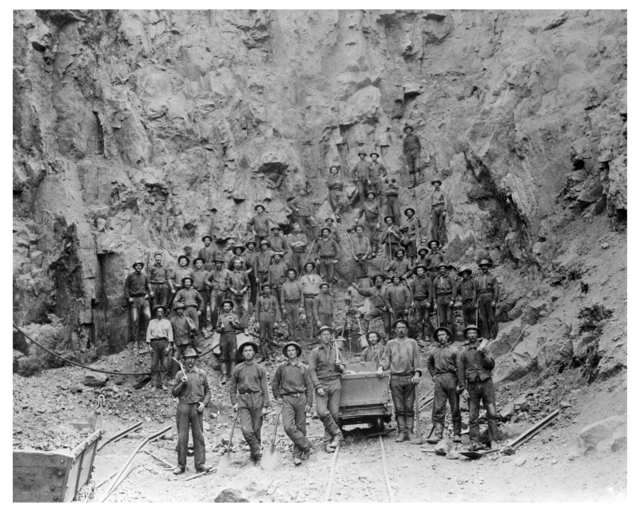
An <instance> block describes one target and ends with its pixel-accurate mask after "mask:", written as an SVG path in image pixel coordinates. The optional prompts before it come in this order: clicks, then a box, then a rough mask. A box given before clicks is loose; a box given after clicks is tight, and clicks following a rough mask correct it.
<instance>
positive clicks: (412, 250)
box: [404, 239, 418, 260]
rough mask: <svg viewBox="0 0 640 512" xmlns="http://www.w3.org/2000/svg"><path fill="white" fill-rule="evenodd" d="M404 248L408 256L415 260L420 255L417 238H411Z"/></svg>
mask: <svg viewBox="0 0 640 512" xmlns="http://www.w3.org/2000/svg"><path fill="white" fill-rule="evenodd" d="M404 250H405V252H406V253H407V258H409V259H410V260H413V259H414V258H415V257H416V256H417V255H418V251H417V248H416V241H415V239H414V240H409V241H408V242H407V244H406V245H405V246H404Z"/></svg>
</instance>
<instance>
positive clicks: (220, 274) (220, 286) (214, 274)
mask: <svg viewBox="0 0 640 512" xmlns="http://www.w3.org/2000/svg"><path fill="white" fill-rule="evenodd" d="M230 276H231V271H229V270H227V269H226V268H221V269H220V270H218V269H215V268H214V269H213V270H212V271H211V272H209V273H208V274H207V280H206V284H207V286H209V287H211V289H213V290H220V291H226V290H227V289H228V288H229V286H228V285H227V281H228V280H229V277H230Z"/></svg>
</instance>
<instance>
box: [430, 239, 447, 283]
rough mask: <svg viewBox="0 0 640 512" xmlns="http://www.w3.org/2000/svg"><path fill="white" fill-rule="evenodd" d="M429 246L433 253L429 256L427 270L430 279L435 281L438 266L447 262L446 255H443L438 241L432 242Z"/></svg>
mask: <svg viewBox="0 0 640 512" xmlns="http://www.w3.org/2000/svg"><path fill="white" fill-rule="evenodd" d="M428 246H429V250H430V251H431V253H430V254H429V256H427V270H428V271H429V277H431V279H434V278H435V277H436V274H437V272H436V271H437V269H438V266H439V265H440V264H441V263H444V262H445V261H444V254H443V253H442V245H441V244H440V242H438V240H431V241H430V242H429V244H428Z"/></svg>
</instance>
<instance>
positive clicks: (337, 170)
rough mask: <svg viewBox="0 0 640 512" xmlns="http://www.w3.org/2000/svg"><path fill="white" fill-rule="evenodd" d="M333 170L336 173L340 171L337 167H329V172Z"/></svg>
mask: <svg viewBox="0 0 640 512" xmlns="http://www.w3.org/2000/svg"><path fill="white" fill-rule="evenodd" d="M333 169H335V170H336V172H339V171H340V166H339V165H332V166H331V167H329V172H331V171H333Z"/></svg>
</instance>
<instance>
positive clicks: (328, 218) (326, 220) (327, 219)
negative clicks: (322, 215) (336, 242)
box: [324, 217, 335, 222]
mask: <svg viewBox="0 0 640 512" xmlns="http://www.w3.org/2000/svg"><path fill="white" fill-rule="evenodd" d="M324 221H325V222H335V221H334V220H333V218H331V217H327V218H326V219H324Z"/></svg>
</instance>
